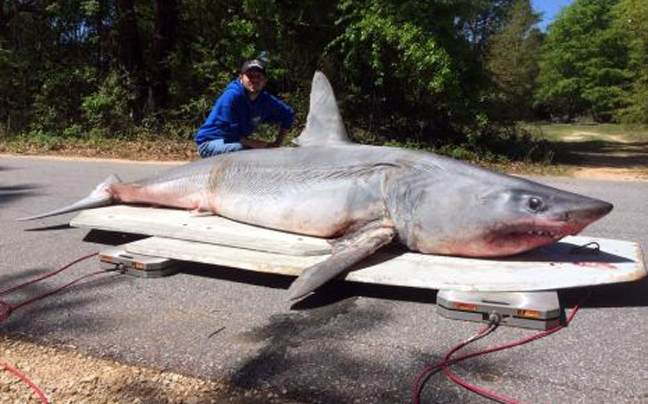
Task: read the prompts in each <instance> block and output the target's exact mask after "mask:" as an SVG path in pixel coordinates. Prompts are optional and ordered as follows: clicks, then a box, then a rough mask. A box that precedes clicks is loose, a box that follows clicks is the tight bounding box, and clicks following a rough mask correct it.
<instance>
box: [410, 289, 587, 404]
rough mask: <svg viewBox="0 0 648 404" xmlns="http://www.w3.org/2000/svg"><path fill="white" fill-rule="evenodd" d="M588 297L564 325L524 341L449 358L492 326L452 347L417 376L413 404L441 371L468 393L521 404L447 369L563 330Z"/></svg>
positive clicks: (486, 332) (418, 402)
mask: <svg viewBox="0 0 648 404" xmlns="http://www.w3.org/2000/svg"><path fill="white" fill-rule="evenodd" d="M588 297H589V294H588V295H587V296H585V297H584V298H583V299H582V300H581V302H579V304H577V305H575V306H574V309H573V310H572V311H571V313H570V314H569V316H568V317H567V320H566V324H565V325H558V326H556V327H554V328H551V329H549V330H546V331H541V332H539V333H536V334H533V335H532V336H530V337H528V338H524V339H522V340H519V341H516V342H512V343H509V344H505V345H500V346H497V347H493V348H488V349H484V350H481V351H475V352H471V353H468V354H464V355H462V356H459V357H456V358H451V356H452V355H453V354H454V353H455V352H457V351H459V350H460V349H462V348H463V347H465V346H466V345H468V344H469V343H471V342H473V341H476V340H478V339H480V338H483V337H485V336H486V335H488V334H490V333H491V332H492V331H493V330H494V329H495V327H493V326H492V325H489V326H487V327H484V328H482V329H481V330H479V331H478V332H477V334H476V335H474V336H473V337H471V338H469V339H467V340H466V341H464V342H462V343H460V344H458V345H457V346H455V347H453V348H452V349H450V350H449V351H448V352H447V353H446V355H445V356H444V359H443V361H441V362H439V363H437V364H435V365H432V366H430V365H428V366H426V367H425V368H424V369H423V371H422V372H421V373H420V374H419V376H418V377H417V379H416V382H415V384H414V389H413V392H412V393H413V396H414V403H415V404H420V395H421V390H422V389H423V385H424V384H425V381H426V380H427V378H428V377H430V376H431V375H432V374H434V373H436V372H438V371H440V370H443V372H444V373H445V375H446V376H447V377H448V378H449V379H450V380H452V381H453V382H454V383H456V384H458V385H460V386H461V387H463V388H466V389H468V390H470V391H472V392H474V393H477V394H480V395H482V396H485V397H487V398H490V399H492V400H495V401H499V402H501V403H506V404H521V403H519V402H517V401H514V400H512V399H510V398H507V397H504V396H500V395H498V394H495V393H493V392H490V391H488V390H485V389H481V388H479V387H477V386H474V385H472V384H470V383H468V382H466V381H465V380H463V379H461V378H459V377H458V376H456V375H455V374H454V373H452V372H451V371H450V370H449V369H448V366H451V365H454V364H455V363H458V362H461V361H464V360H466V359H469V358H473V357H476V356H481V355H486V354H489V353H493V352H498V351H502V350H504V349H509V348H514V347H517V346H521V345H524V344H527V343H529V342H532V341H535V340H537V339H540V338H543V337H546V336H547V335H550V334H553V333H554V332H556V331H559V330H561V329H562V328H565V327H566V326H567V325H569V323H571V321H572V320H573V319H574V316H575V315H576V313H577V312H578V309H579V307H580V304H581V303H582V302H583V301H585V300H586V299H587V298H588Z"/></svg>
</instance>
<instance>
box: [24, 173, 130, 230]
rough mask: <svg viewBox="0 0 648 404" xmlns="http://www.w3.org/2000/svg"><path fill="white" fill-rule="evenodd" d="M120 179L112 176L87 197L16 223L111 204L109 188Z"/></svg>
mask: <svg viewBox="0 0 648 404" xmlns="http://www.w3.org/2000/svg"><path fill="white" fill-rule="evenodd" d="M121 182H122V181H121V179H119V177H118V176H116V175H114V174H112V175H110V176H109V177H108V178H106V179H105V180H104V181H103V182H102V183H101V184H99V185H97V187H96V188H95V189H94V190H93V191H92V192H91V193H90V195H88V196H87V197H85V198H83V199H81V200H80V201H77V202H75V203H73V204H72V205H68V206H66V207H64V208H60V209H56V210H53V211H50V212H47V213H41V214H38V215H34V216H28V217H21V218H20V219H16V220H18V221H26V220H34V219H42V218H44V217H50V216H56V215H62V214H64V213H69V212H76V211H78V210H83V209H89V208H98V207H101V206H107V205H110V204H111V203H112V202H113V197H112V194H111V193H110V186H111V185H113V184H118V183H121Z"/></svg>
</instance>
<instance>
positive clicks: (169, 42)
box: [146, 0, 177, 112]
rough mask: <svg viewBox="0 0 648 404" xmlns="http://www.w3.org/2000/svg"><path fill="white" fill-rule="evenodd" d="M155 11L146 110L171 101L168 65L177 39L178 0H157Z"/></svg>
mask: <svg viewBox="0 0 648 404" xmlns="http://www.w3.org/2000/svg"><path fill="white" fill-rule="evenodd" d="M156 5H157V7H156V11H155V36H154V38H153V52H152V55H151V57H152V63H153V65H152V68H151V79H150V82H149V93H148V100H147V105H146V110H147V111H150V112H155V111H158V110H160V109H163V108H165V107H166V106H167V105H168V102H169V86H168V81H169V77H170V74H169V69H168V67H167V65H166V61H167V58H168V57H169V55H170V54H171V50H172V48H173V42H174V40H175V29H176V23H177V18H176V15H177V1H176V0H157V1H156Z"/></svg>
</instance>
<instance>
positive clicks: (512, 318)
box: [437, 290, 562, 330]
mask: <svg viewBox="0 0 648 404" xmlns="http://www.w3.org/2000/svg"><path fill="white" fill-rule="evenodd" d="M437 312H438V313H439V314H440V315H441V316H443V317H446V318H450V319H455V320H466V321H476V322H481V323H488V322H489V319H490V316H491V314H497V315H498V317H499V319H500V323H499V324H500V325H507V326H511V327H522V328H531V329H535V330H549V329H551V328H554V327H556V326H558V325H559V324H560V319H561V314H562V310H561V308H560V302H559V300H558V292H556V291H542V292H500V293H496V292H491V293H488V292H461V291H456V290H440V291H439V293H438V294H437Z"/></svg>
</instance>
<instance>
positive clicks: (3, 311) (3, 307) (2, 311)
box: [0, 253, 106, 404]
mask: <svg viewBox="0 0 648 404" xmlns="http://www.w3.org/2000/svg"><path fill="white" fill-rule="evenodd" d="M97 254H98V253H93V254H89V255H86V256H84V257H81V258H79V259H77V260H74V261H72V262H71V263H69V264H67V265H65V266H63V267H61V268H59V269H57V270H55V271H52V272H49V273H47V274H45V275H43V276H39V277H37V278H34V279H32V280H30V281H28V282H25V283H22V284H20V285H18V286H15V287H12V288H10V289H7V290H4V291H2V292H0V296H4V295H7V294H9V293H11V292H15V291H16V290H19V289H21V288H24V287H25V286H28V285H32V284H34V283H36V282H40V281H42V280H44V279H47V278H50V277H52V276H54V275H57V274H59V273H61V272H63V271H64V270H66V269H68V268H69V267H71V266H72V265H74V264H77V263H79V262H81V261H84V260H86V259H88V258H91V257H94V256H95V255H97ZM104 273H106V271H97V272H93V273H90V274H87V275H84V276H81V277H79V278H77V279H75V280H73V281H71V282H68V283H66V284H65V285H63V286H60V287H58V288H56V289H54V290H51V291H49V292H47V293H43V294H41V295H39V296H36V297H34V298H31V299H28V300H25V301H23V302H21V303H19V304H16V305H11V304H9V303H7V302H5V301H3V300H1V299H0V322H2V321H4V320H6V319H7V318H9V316H10V315H11V314H12V313H13V312H14V311H16V310H17V309H19V308H21V307H24V306H27V305H29V304H31V303H34V302H37V301H39V300H41V299H44V298H46V297H48V296H51V295H53V294H55V293H58V292H60V291H62V290H63V289H66V288H69V287H70V286H72V285H74V284H76V283H78V282H80V281H81V280H83V279H86V278H89V277H91V276H95V275H99V274H104ZM0 367H2V368H3V369H4V370H6V371H7V372H9V373H12V374H13V375H15V376H17V377H18V378H19V379H20V380H22V382H23V383H25V384H27V385H28V386H29V387H30V388H31V389H32V390H33V391H34V393H36V395H37V396H38V399H39V400H40V401H41V403H44V404H49V402H48V401H47V398H46V397H45V394H43V392H42V391H41V390H40V389H39V388H38V386H36V385H35V384H34V383H32V382H31V380H29V379H28V378H27V377H26V376H25V375H24V374H22V373H20V372H19V371H18V370H16V369H14V368H13V367H11V366H9V365H8V364H6V363H4V362H0Z"/></svg>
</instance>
